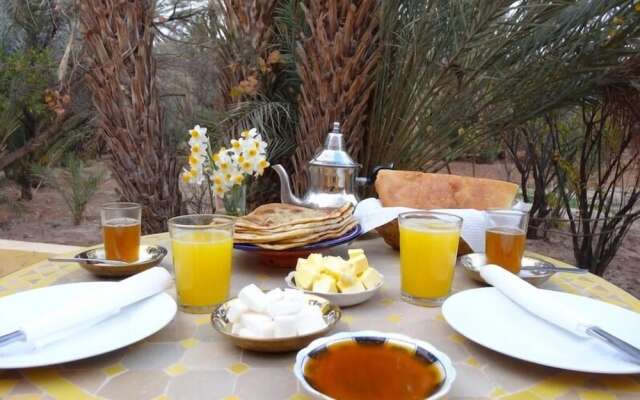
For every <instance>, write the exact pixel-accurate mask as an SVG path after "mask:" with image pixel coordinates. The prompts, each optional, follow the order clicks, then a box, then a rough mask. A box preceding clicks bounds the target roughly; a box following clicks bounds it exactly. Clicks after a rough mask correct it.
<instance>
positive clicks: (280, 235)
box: [233, 217, 352, 243]
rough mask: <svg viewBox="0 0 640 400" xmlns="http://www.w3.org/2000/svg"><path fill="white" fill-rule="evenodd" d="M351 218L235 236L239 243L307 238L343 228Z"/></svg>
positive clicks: (241, 233) (235, 234)
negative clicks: (281, 230) (310, 225)
mask: <svg viewBox="0 0 640 400" xmlns="http://www.w3.org/2000/svg"><path fill="white" fill-rule="evenodd" d="M351 220H352V217H350V218H347V219H345V220H340V221H337V222H333V221H327V223H325V224H322V225H316V226H312V227H304V226H302V227H300V228H297V229H289V230H285V231H283V232H274V233H270V232H267V231H261V232H260V233H249V232H235V233H234V235H233V237H234V239H235V241H236V242H238V243H271V242H278V241H282V240H286V239H294V238H307V237H310V236H312V235H315V234H318V233H324V232H327V231H331V230H336V229H341V228H343V227H344V226H345V225H347V224H349V223H350V222H351Z"/></svg>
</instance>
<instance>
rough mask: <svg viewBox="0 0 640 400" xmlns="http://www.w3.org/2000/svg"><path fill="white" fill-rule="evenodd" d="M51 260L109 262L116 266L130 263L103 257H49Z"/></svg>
mask: <svg viewBox="0 0 640 400" xmlns="http://www.w3.org/2000/svg"><path fill="white" fill-rule="evenodd" d="M49 261H54V262H78V261H82V262H86V263H88V264H109V265H115V266H125V265H128V264H127V263H126V262H124V261H117V260H106V259H103V258H64V257H49Z"/></svg>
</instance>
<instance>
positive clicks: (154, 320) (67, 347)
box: [0, 282, 177, 369]
mask: <svg viewBox="0 0 640 400" xmlns="http://www.w3.org/2000/svg"><path fill="white" fill-rule="evenodd" d="M115 284H116V282H83V283H71V284H65V285H56V286H50V287H45V288H41V289H34V290H29V291H25V292H21V293H17V294H14V295H12V296H7V297H3V298H0V316H2V317H1V318H0V332H2V333H6V332H7V331H8V330H13V329H14V328H15V327H16V326H17V325H19V324H20V322H21V321H24V320H26V319H30V318H33V317H37V316H38V315H42V314H43V313H47V312H50V311H52V310H54V309H56V308H58V307H60V306H61V305H62V304H64V303H66V302H68V301H73V300H75V301H82V299H83V298H88V297H90V296H91V295H92V293H95V292H96V291H97V290H100V289H101V288H103V287H104V286H107V285H115ZM176 310H177V306H176V302H175V301H174V300H173V298H171V296H169V295H168V294H166V293H160V294H157V295H155V296H153V297H150V298H148V299H146V300H143V301H141V302H139V303H136V304H133V305H131V306H129V307H127V308H125V309H124V310H122V311H121V312H120V313H118V314H117V315H115V316H113V317H111V318H109V319H107V320H105V321H102V322H101V323H99V324H97V325H95V326H92V327H90V328H87V329H85V330H82V331H80V332H78V333H75V334H73V335H72V336H69V337H67V338H64V339H62V340H60V341H57V342H54V343H51V344H50V345H47V346H44V347H42V348H40V349H37V350H27V351H26V352H17V351H15V347H16V345H15V344H14V345H10V346H11V347H10V346H7V347H5V348H1V347H0V369H5V368H7V369H8V368H27V367H40V366H44V365H52V364H60V363H64V362H69V361H75V360H80V359H83V358H87V357H93V356H97V355H99V354H104V353H107V352H110V351H113V350H116V349H119V348H122V347H125V346H128V345H130V344H133V343H135V342H137V341H140V340H142V339H144V338H146V337H147V336H150V335H152V334H153V333H155V332H157V331H159V330H160V329H162V328H163V327H164V326H165V325H167V324H168V323H169V322H171V320H172V319H173V317H174V316H175V314H176ZM22 347H24V346H22ZM12 348H13V349H12Z"/></svg>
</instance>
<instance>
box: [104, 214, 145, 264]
mask: <svg viewBox="0 0 640 400" xmlns="http://www.w3.org/2000/svg"><path fill="white" fill-rule="evenodd" d="M102 235H103V238H104V251H105V255H106V257H107V258H108V259H109V260H119V261H126V262H133V261H137V260H138V251H139V249H140V222H138V221H137V220H135V219H133V218H117V219H112V220H110V221H107V222H106V223H105V224H104V225H103V226H102Z"/></svg>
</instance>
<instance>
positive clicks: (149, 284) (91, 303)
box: [18, 267, 173, 348]
mask: <svg viewBox="0 0 640 400" xmlns="http://www.w3.org/2000/svg"><path fill="white" fill-rule="evenodd" d="M172 281H173V280H172V278H171V274H169V272H168V271H167V270H166V269H164V268H161V267H153V268H150V269H148V270H146V271H143V272H140V273H139V274H136V275H133V276H131V277H129V278H126V279H124V280H122V281H120V282H118V283H116V284H115V285H112V287H109V288H106V289H104V290H101V291H99V292H96V293H95V295H94V297H92V298H89V299H78V301H75V302H73V303H69V304H67V305H65V306H63V307H60V309H58V310H56V311H54V312H51V313H49V314H47V315H43V316H41V317H40V318H37V319H33V320H29V321H27V322H25V323H23V324H22V326H20V327H19V328H18V329H20V330H21V331H22V332H23V333H24V334H25V335H26V338H27V343H28V344H30V347H35V348H39V347H42V346H45V345H47V344H49V343H52V342H54V341H57V340H60V339H62V338H64V337H68V336H69V335H71V334H73V333H76V332H78V331H79V330H82V329H85V328H88V327H90V326H92V325H95V324H97V323H99V322H100V321H103V320H104V319H106V318H108V317H110V316H112V315H114V314H117V313H118V312H119V311H120V310H121V309H122V308H124V307H126V306H129V305H131V304H133V303H137V302H138V301H140V300H143V299H146V298H148V297H151V296H154V295H156V294H158V293H161V292H163V291H164V290H166V289H168V288H169V287H170V286H171V284H172Z"/></svg>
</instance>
